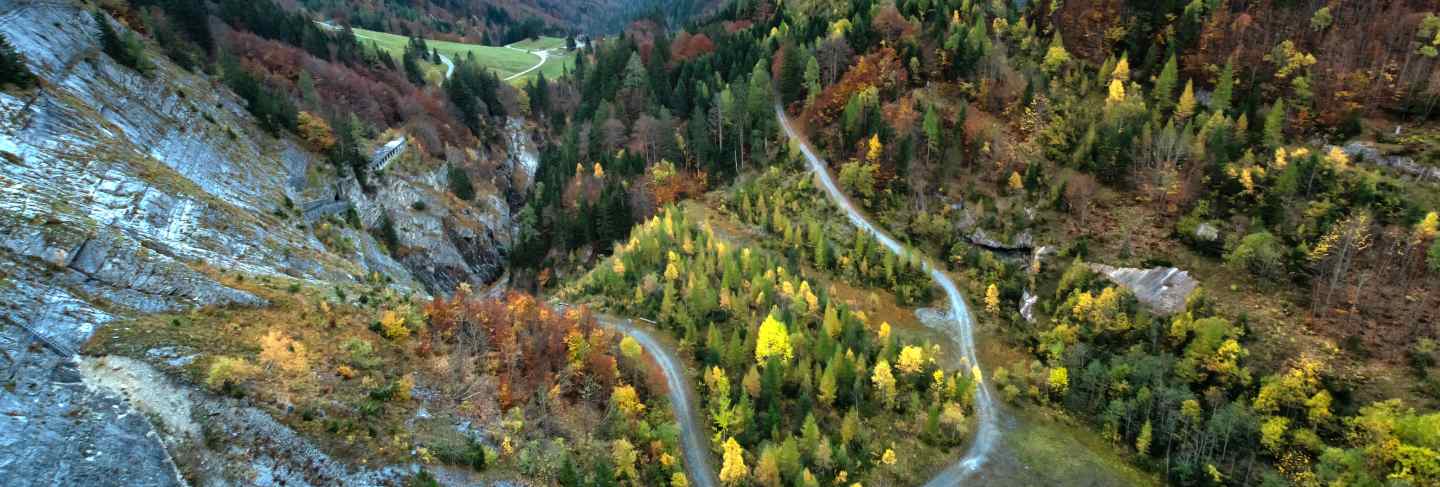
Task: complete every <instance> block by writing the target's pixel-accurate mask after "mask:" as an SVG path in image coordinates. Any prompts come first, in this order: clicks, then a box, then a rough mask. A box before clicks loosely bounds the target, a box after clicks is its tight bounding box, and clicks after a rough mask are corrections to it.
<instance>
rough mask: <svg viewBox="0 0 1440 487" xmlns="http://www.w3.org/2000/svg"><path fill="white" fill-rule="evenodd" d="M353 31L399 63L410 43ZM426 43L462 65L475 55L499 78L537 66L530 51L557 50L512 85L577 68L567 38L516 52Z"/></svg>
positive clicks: (438, 70) (432, 68)
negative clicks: (542, 73)
mask: <svg viewBox="0 0 1440 487" xmlns="http://www.w3.org/2000/svg"><path fill="white" fill-rule="evenodd" d="M354 31H355V37H357V38H359V39H360V41H361V42H364V43H371V42H373V43H375V44H376V45H378V46H380V48H381V49H384V50H385V51H386V52H389V53H390V54H391V55H392V56H395V57H396V59H397V60H398V59H399V58H400V56H403V55H404V54H405V46H406V45H408V44H409V42H410V41H409V39H408V38H406V37H405V36H401V35H395V34H390V33H386V32H377V31H373V30H365V29H354ZM425 42H426V43H427V44H428V45H429V46H430V47H431V48H432V49H435V50H438V51H440V54H443V55H445V56H448V57H450V59H451V60H454V61H455V62H460V60H462V59H469V58H470V57H471V56H472V55H473V56H474V58H475V60H476V61H477V62H479V63H480V64H481V65H483V66H485V67H488V68H490V69H492V70H494V71H495V74H497V75H499V76H500V78H501V79H505V78H509V77H511V76H515V75H516V74H518V73H521V72H524V71H526V70H528V69H530V68H532V67H534V66H535V64H536V63H538V62H540V56H539V55H536V54H532V53H531V52H530V51H532V50H543V49H554V51H552V52H551V54H550V58H549V59H548V60H547V61H546V62H545V64H544V65H543V66H541V67H540V69H537V70H535V71H530V72H529V73H526V74H525V75H524V76H520V77H517V78H515V79H514V80H511V81H513V82H523V81H524V80H527V79H530V78H533V77H535V76H536V75H537V73H539V72H542V71H543V72H544V73H545V76H546V77H550V78H553V77H557V76H559V75H560V74H561V73H562V72H564V70H565V69H567V67H573V66H574V65H575V57H574V55H573V54H570V53H567V52H565V39H561V38H558V37H541V38H539V39H537V40H533V41H530V40H527V41H522V42H517V43H515V44H513V45H512V47H513V49H512V48H511V47H496V46H482V45H479V44H464V43H459V42H449V41H440V40H434V39H426V41H425ZM426 69H427V75H428V74H434V79H435V80H437V81H438V80H439V77H440V76H442V75H443V74H444V73H445V67H444V66H442V65H437V64H427V65H426Z"/></svg>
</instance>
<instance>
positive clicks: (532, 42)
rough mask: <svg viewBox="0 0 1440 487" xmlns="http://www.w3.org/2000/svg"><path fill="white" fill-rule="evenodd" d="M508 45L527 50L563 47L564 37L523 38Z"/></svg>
mask: <svg viewBox="0 0 1440 487" xmlns="http://www.w3.org/2000/svg"><path fill="white" fill-rule="evenodd" d="M510 47H515V48H519V49H524V50H527V51H538V50H541V49H564V48H565V39H562V38H559V37H540V38H538V39H525V40H523V41H520V42H516V43H514V44H511V45H510Z"/></svg>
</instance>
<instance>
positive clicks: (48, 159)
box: [0, 2, 510, 485]
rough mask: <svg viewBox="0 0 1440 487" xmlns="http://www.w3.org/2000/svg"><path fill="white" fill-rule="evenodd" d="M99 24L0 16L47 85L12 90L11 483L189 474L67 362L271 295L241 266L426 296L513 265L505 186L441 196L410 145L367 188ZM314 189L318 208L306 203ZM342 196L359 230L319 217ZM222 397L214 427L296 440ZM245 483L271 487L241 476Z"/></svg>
mask: <svg viewBox="0 0 1440 487" xmlns="http://www.w3.org/2000/svg"><path fill="white" fill-rule="evenodd" d="M95 33H96V24H95V23H94V20H92V17H91V16H90V15H89V14H88V13H86V11H85V10H84V9H83V8H82V7H79V6H78V5H75V4H70V3H65V2H47V3H29V4H22V5H14V4H11V5H10V6H7V7H4V10H3V11H0V34H4V35H5V36H6V37H7V38H8V39H9V40H10V41H11V43H12V44H14V45H15V47H16V49H17V50H18V51H19V52H20V53H21V54H23V55H24V56H25V57H26V59H27V60H28V62H29V64H30V67H31V69H32V70H33V71H34V72H35V73H36V74H37V75H38V76H39V78H40V79H41V84H40V87H39V88H38V89H35V90H31V91H27V92H20V93H0V157H3V159H4V161H3V163H0V195H3V196H0V269H4V271H0V322H3V323H5V326H4V329H3V332H0V337H3V338H0V352H3V358H4V359H5V360H4V362H3V363H4V364H5V366H6V367H7V369H9V370H11V371H12V375H11V376H10V377H9V380H8V381H7V382H6V385H7V387H6V388H5V389H4V390H0V410H4V411H6V412H7V414H6V416H5V417H4V418H3V419H0V458H3V459H4V460H0V465H4V468H3V469H0V472H3V473H0V483H4V484H6V485H27V484H29V483H31V482H35V481H36V480H37V479H51V480H53V481H54V482H58V483H64V484H74V485H102V484H120V485H168V484H174V483H177V482H178V478H176V476H175V469H174V468H173V467H172V464H173V462H172V461H171V460H170V459H169V457H168V454H167V453H166V451H165V449H164V448H162V445H161V444H160V443H159V442H157V441H155V438H156V436H155V434H154V432H153V431H151V428H150V425H149V424H147V423H146V421H145V420H144V416H142V415H136V414H130V413H129V412H127V411H129V406H128V405H127V404H126V401H124V400H123V399H122V398H120V397H118V396H117V395H115V394H114V393H113V392H105V390H106V389H103V388H99V389H92V388H87V387H84V386H82V385H81V378H82V376H85V377H86V378H87V382H89V380H88V375H86V374H85V373H81V372H80V371H81V370H87V371H88V370H92V369H93V367H80V368H77V362H76V361H75V360H74V359H72V358H71V355H72V354H73V353H74V352H75V351H76V350H77V349H78V347H79V346H80V345H81V344H82V343H84V342H85V341H86V340H87V339H88V338H89V337H90V336H91V335H92V334H93V333H95V332H96V330H98V329H100V328H101V327H103V326H105V325H107V324H110V323H113V322H116V321H119V320H123V319H125V318H127V317H130V316H134V315H137V314H140V313H156V312H164V311H183V310H187V309H194V308H197V307H207V306H263V305H265V304H266V300H265V299H263V298H260V297H257V296H256V295H255V294H253V293H251V292H247V291H243V290H240V289H235V288H233V287H231V286H229V285H227V284H225V283H222V279H228V278H234V279H240V280H243V279H247V278H248V279H260V280H266V281H272V282H280V283H286V282H293V283H308V284H311V285H316V286H324V287H330V286H342V285H357V284H362V283H366V282H377V281H378V282H383V283H388V284H387V285H388V286H389V287H391V288H393V289H395V290H397V291H400V292H405V293H410V292H418V293H424V292H425V291H426V289H453V288H454V287H455V286H457V285H458V284H459V283H462V282H466V283H474V284H476V285H479V284H484V283H486V282H488V281H490V280H493V279H494V278H495V277H497V276H498V275H499V274H500V270H499V267H500V266H499V263H500V262H501V261H502V259H503V255H504V248H503V246H504V244H503V242H505V241H506V240H508V232H509V230H508V228H509V225H510V224H509V216H508V215H509V211H508V207H507V204H506V203H505V197H504V196H503V195H501V196H496V194H497V193H498V191H497V190H495V188H493V187H487V186H480V187H479V188H478V190H477V194H478V196H479V198H478V201H480V202H479V203H478V204H470V203H468V202H463V201H460V200H459V199H457V198H454V197H453V196H451V195H450V194H449V193H448V191H447V190H446V189H445V183H444V182H445V177H444V175H445V174H446V168H445V167H444V165H443V164H441V163H438V162H436V161H429V160H427V159H425V158H423V156H421V155H419V154H417V153H418V152H419V151H410V152H404V151H403V149H402V150H401V151H400V152H397V153H398V154H399V155H398V156H397V157H393V158H392V157H385V158H382V159H381V160H377V162H383V163H386V164H389V165H390V166H391V167H390V168H388V169H387V170H386V174H384V175H382V176H380V177H378V178H377V179H373V180H372V181H371V182H372V184H374V185H375V186H377V187H378V189H376V190H375V191H373V192H366V191H363V190H361V189H360V187H359V185H358V184H357V183H356V182H355V181H354V180H353V178H337V177H336V176H335V175H334V173H335V171H333V170H331V169H330V168H329V167H328V163H326V162H324V161H323V159H321V158H319V157H317V156H315V155H313V154H312V153H310V152H308V151H307V150H306V149H304V148H302V147H301V146H300V145H299V144H298V143H297V142H296V141H294V140H291V139H290V138H288V137H282V138H275V137H272V136H270V135H268V134H267V133H266V132H264V131H263V130H261V129H260V128H259V127H258V126H257V124H256V123H255V121H254V120H253V119H252V118H251V117H250V115H248V114H247V112H246V110H245V108H244V106H243V104H242V103H243V102H241V101H239V100H238V99H237V98H236V97H235V96H233V95H232V94H230V93H229V91H228V90H225V89H223V88H220V87H219V85H218V84H217V83H215V82H213V81H212V80H210V79H207V78H205V77H203V76H199V75H196V74H192V73H189V72H186V71H183V70H181V69H179V68H177V67H175V66H174V65H172V64H170V63H169V62H168V61H167V60H165V59H164V57H163V56H158V55H152V56H150V58H151V59H152V61H153V62H154V63H155V64H156V65H157V67H156V69H155V70H154V71H153V73H152V74H150V75H149V76H148V77H147V76H143V75H141V74H139V73H137V72H135V71H133V70H130V69H128V68H125V67H123V66H121V65H119V64H116V63H115V62H114V61H112V60H111V59H110V58H109V57H108V56H106V55H104V54H102V53H100V50H99V48H98V46H97V40H96V34H95ZM401 140H404V139H401ZM387 155H388V154H387ZM392 159H393V162H392ZM505 170H506V171H508V169H505ZM307 201H308V202H313V203H318V204H310V205H303V206H304V208H305V209H308V210H318V211H309V212H302V211H301V209H300V207H301V206H302V205H301V202H307ZM417 202H420V203H417ZM422 204H425V206H426V211H416V210H415V209H414V207H419V206H421V205H422ZM327 206H328V207H329V208H330V210H324V209H323V208H322V207H327ZM346 207H353V208H355V209H356V211H355V214H356V217H357V218H356V219H355V220H358V222H357V223H359V225H358V226H357V225H355V224H353V223H352V224H348V225H347V224H343V223H341V222H339V217H338V216H332V217H326V216H325V215H326V214H327V213H335V214H337V215H338V214H343V213H344V211H343V208H346ZM335 208H339V209H342V211H338V212H337V211H335V210H334V209H335ZM382 221H386V222H390V223H389V225H390V226H391V227H392V228H393V229H394V231H395V233H396V234H398V236H397V239H396V241H395V242H392V245H391V247H392V250H393V251H394V252H393V254H395V255H399V256H400V257H399V258H398V259H397V258H394V257H392V256H391V253H387V252H386V250H385V248H384V246H383V245H382V244H381V243H379V242H377V240H376V238H375V237H373V236H372V232H374V233H380V232H378V231H377V229H378V227H380V226H381V222H382ZM332 222H333V224H332ZM342 299H343V298H342ZM157 353H161V354H164V353H176V352H175V351H174V350H170V351H168V352H167V351H165V350H160V351H158V352H157ZM182 358H183V357H182ZM221 404H225V403H221ZM226 407H229V409H226V411H229V412H230V413H233V414H229V415H222V416H219V417H217V418H212V421H216V422H217V424H219V427H220V428H221V429H222V430H225V429H226V428H235V432H236V433H237V435H238V436H236V437H235V440H236V442H237V443H236V444H237V445H243V444H247V442H254V443H255V444H257V445H258V444H264V443H265V442H266V441H268V440H266V437H268V436H273V435H274V434H284V433H283V432H282V433H276V431H280V430H284V427H283V426H279V425H278V424H274V423H273V421H270V420H268V417H263V415H262V416H254V413H253V410H251V409H248V408H246V407H243V406H233V407H232V406H226ZM247 411H250V412H247ZM257 421H258V423H257ZM265 421H269V423H265ZM262 423H265V424H269V425H270V426H266V428H278V430H276V431H270V432H268V433H267V432H263V428H259V427H255V425H258V424H262ZM248 450H249V451H248V452H243V451H242V452H240V453H243V455H240V456H239V457H227V458H228V460H224V461H239V462H243V463H247V464H248V463H251V462H253V463H254V464H264V465H267V466H266V467H265V468H266V470H267V471H270V472H271V475H270V476H269V477H268V478H269V479H270V481H273V482H277V483H285V482H286V481H287V479H289V480H291V481H293V480H297V479H308V481H310V482H317V481H318V482H319V483H326V482H325V480H326V479H328V481H329V482H342V483H343V482H346V479H351V480H354V479H360V478H370V477H363V475H368V474H364V473H363V472H362V473H357V474H354V475H362V477H352V476H351V473H348V468H346V467H343V466H340V467H335V468H331V469H329V470H325V469H320V470H319V471H321V472H322V473H321V474H316V473H315V472H316V470H315V469H313V468H310V467H308V466H307V465H309V466H314V465H327V464H330V463H331V462H329V460H328V459H326V458H325V456H324V454H323V453H319V452H317V451H313V449H308V450H307V449H306V448H305V447H304V446H303V444H293V445H290V446H289V447H287V449H286V452H284V453H280V452H272V451H270V450H267V449H265V448H253V449H248ZM292 450H293V451H292ZM296 451H298V452H300V453H294V452H296ZM306 451H308V452H309V453H305V452H306ZM292 453H293V456H292ZM227 454H228V455H236V454H237V453H236V452H235V451H230V452H229V453H227ZM250 455H254V457H253V458H249V456H250ZM323 472H329V473H323ZM315 475H319V476H318V477H316V476H315ZM192 480H193V479H192ZM372 480H373V478H372ZM232 481H233V479H232ZM250 482H255V483H265V482H264V481H262V480H259V479H246V480H244V481H242V482H241V483H250Z"/></svg>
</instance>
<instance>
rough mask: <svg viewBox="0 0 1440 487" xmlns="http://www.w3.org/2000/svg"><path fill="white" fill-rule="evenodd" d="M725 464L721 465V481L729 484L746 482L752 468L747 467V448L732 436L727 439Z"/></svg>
mask: <svg viewBox="0 0 1440 487" xmlns="http://www.w3.org/2000/svg"><path fill="white" fill-rule="evenodd" d="M723 456H724V464H723V465H722V466H721V467H720V481H721V482H724V483H725V484H727V485H739V484H741V483H743V482H745V478H746V477H749V476H750V469H749V468H747V467H745V449H743V448H740V444H739V443H736V442H735V438H734V437H731V438H730V439H728V440H725V454H724V455H723Z"/></svg>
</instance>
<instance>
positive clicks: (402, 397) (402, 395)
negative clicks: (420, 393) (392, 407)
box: [395, 374, 415, 402]
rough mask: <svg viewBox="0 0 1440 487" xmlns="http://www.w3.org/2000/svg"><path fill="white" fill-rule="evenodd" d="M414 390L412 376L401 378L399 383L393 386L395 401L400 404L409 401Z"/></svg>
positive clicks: (407, 375) (413, 377) (406, 375)
mask: <svg viewBox="0 0 1440 487" xmlns="http://www.w3.org/2000/svg"><path fill="white" fill-rule="evenodd" d="M414 390H415V376H414V374H405V377H401V378H400V381H399V382H397V383H396V384H395V399H396V400H399V401H401V402H406V401H409V400H410V398H411V397H413V396H412V392H413V391H414Z"/></svg>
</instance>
